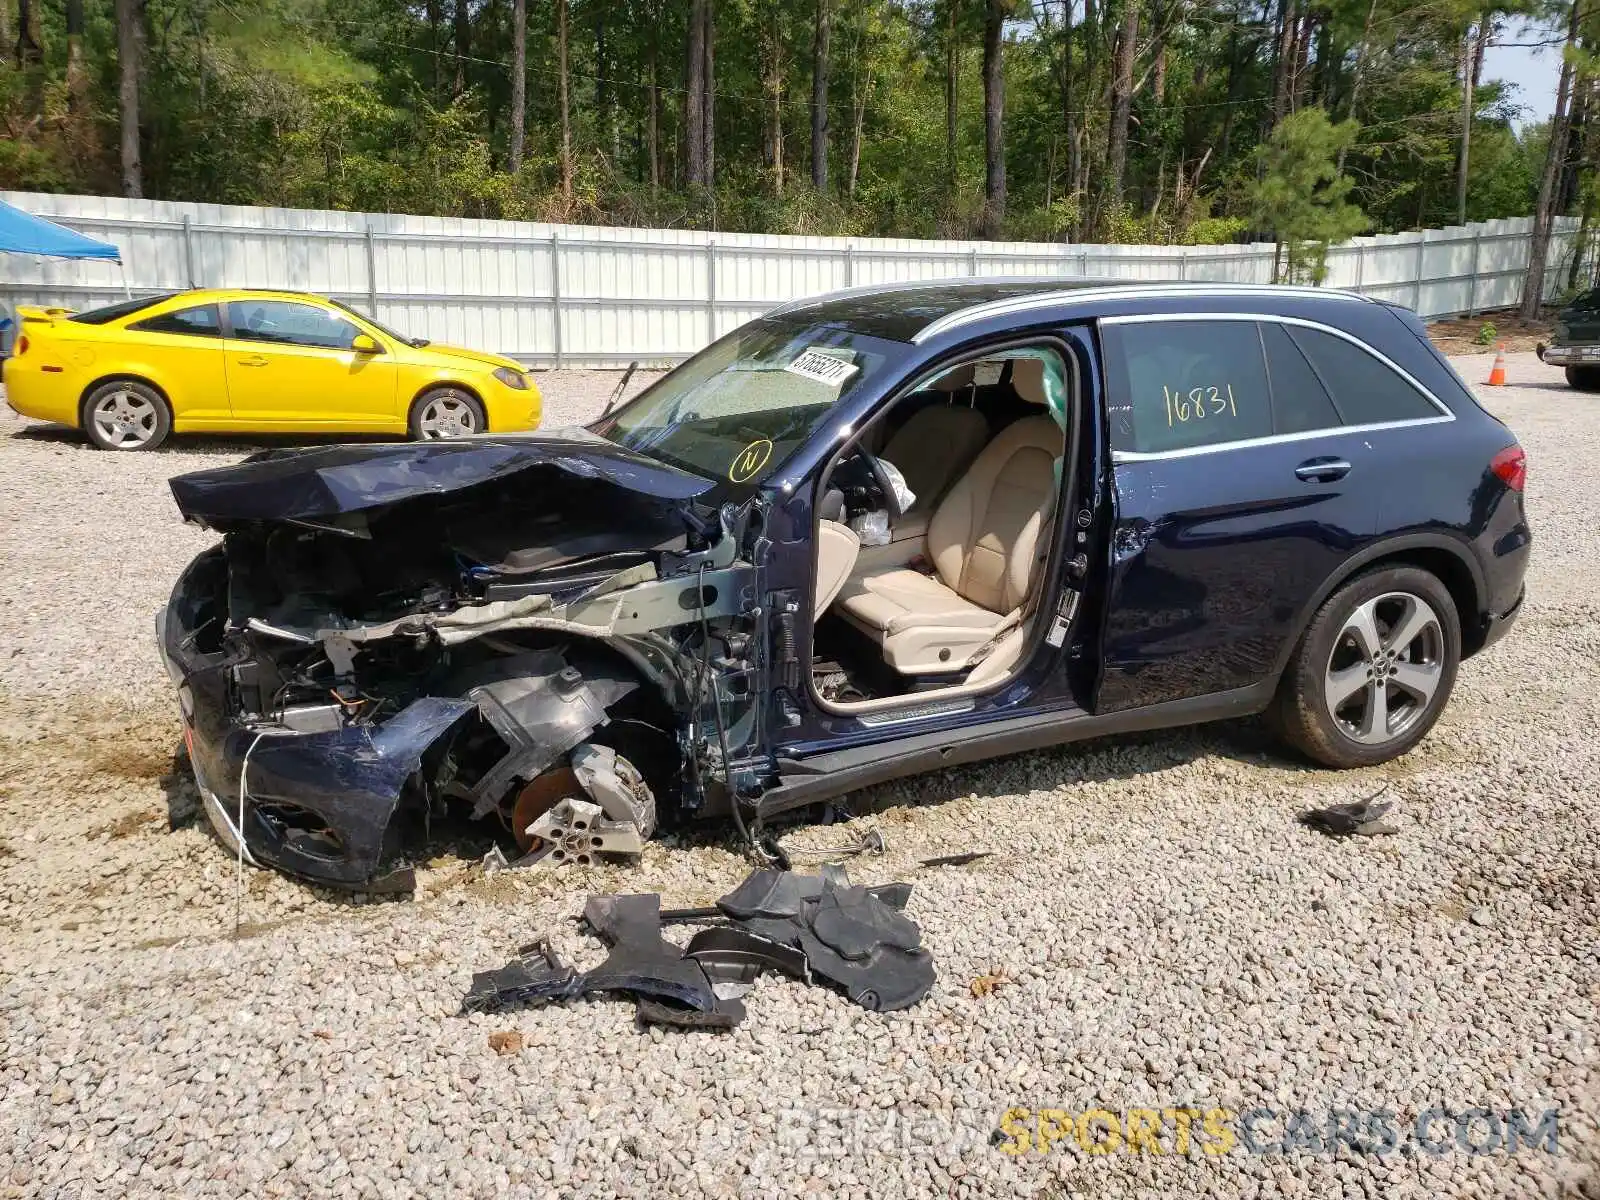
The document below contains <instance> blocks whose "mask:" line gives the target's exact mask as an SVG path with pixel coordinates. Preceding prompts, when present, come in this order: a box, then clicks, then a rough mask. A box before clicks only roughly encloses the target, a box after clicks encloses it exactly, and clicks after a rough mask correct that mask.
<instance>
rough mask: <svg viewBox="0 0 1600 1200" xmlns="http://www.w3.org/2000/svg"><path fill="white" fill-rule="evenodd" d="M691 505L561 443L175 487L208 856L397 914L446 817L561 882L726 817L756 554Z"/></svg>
mask: <svg viewBox="0 0 1600 1200" xmlns="http://www.w3.org/2000/svg"><path fill="white" fill-rule="evenodd" d="M710 487H711V485H710V484H709V483H708V482H707V481H705V480H703V479H700V478H699V477H697V476H693V475H689V474H686V473H683V472H679V471H676V470H674V469H672V468H667V467H663V466H662V465H661V464H659V463H654V462H651V461H650V460H644V459H639V458H637V456H633V455H630V454H629V453H628V452H626V451H622V450H620V449H618V448H616V447H614V446H612V445H610V444H609V443H605V442H603V441H600V440H599V439H594V438H592V437H591V436H589V435H585V434H583V433H582V432H581V431H579V432H577V433H574V434H569V435H555V436H544V437H526V438H499V439H495V438H486V439H472V440H471V441H470V442H463V443H443V444H429V445H425V446H361V447H327V448H323V449H315V450H307V451H295V452H269V453H268V454H265V455H260V456H257V457H256V458H254V459H251V460H249V461H247V462H245V463H243V464H241V465H240V466H238V467H231V468H223V469H220V470H215V471H206V472H199V473H196V474H194V475H188V476H181V477H179V478H178V479H175V480H174V481H173V491H174V495H175V497H176V498H177V500H178V504H179V507H180V509H181V510H182V511H183V512H184V515H185V516H186V517H187V518H188V519H189V520H191V521H194V522H196V523H198V524H202V525H204V526H206V527H209V528H212V529H216V530H218V531H220V532H221V533H222V534H223V542H222V545H220V546H217V547H215V548H213V549H211V550H208V551H206V552H204V553H202V554H201V555H200V556H198V557H197V558H196V559H195V560H194V561H193V562H192V563H191V564H190V565H189V567H188V568H187V569H186V570H185V572H184V573H183V575H182V577H181V578H180V579H179V580H178V583H177V585H176V587H175V588H174V590H173V593H172V597H171V600H170V602H169V603H168V605H167V607H166V608H165V609H164V610H163V611H162V612H161V614H160V615H159V617H158V621H157V625H158V628H157V635H158V640H159V642H160V645H161V651H162V655H163V658H164V660H165V662H166V664H167V669H168V673H169V674H170V675H171V677H172V679H173V681H174V683H175V684H176V685H177V688H178V697H179V704H180V708H181V710H182V715H183V722H184V731H185V741H186V743H187V745H188V749H189V755H190V761H191V763H192V764H193V769H194V774H195V778H196V780H197V782H198V784H199V787H200V790H201V795H202V797H203V800H204V805H205V811H206V815H207V817H208V819H209V821H210V823H211V825H212V826H213V828H214V829H215V831H216V833H217V835H218V836H219V838H220V839H221V840H222V841H223V842H224V843H225V844H226V845H227V846H228V847H229V849H230V850H231V851H233V852H235V853H239V852H240V851H241V840H242V852H243V854H244V855H245V856H246V857H247V858H248V860H249V861H251V862H254V863H257V864H260V865H264V866H270V867H275V868H277V869H279V870H282V871H285V872H287V873H289V874H292V875H295V876H297V877H300V878H303V879H306V880H310V881H314V882H317V883H322V884H327V885H331V886H336V887H343V888H349V889H355V890H361V891H369V892H380V891H409V890H410V889H411V887H412V886H413V884H414V875H413V868H412V866H411V862H412V858H413V856H414V855H415V854H416V852H417V851H418V850H420V848H421V847H422V845H423V844H424V843H425V841H426V839H427V835H428V833H429V831H430V829H431V828H432V827H433V826H434V825H435V824H436V823H437V822H439V821H440V820H441V819H444V818H447V817H452V816H463V817H471V818H477V819H480V820H484V821H487V822H489V823H490V825H491V827H492V828H493V829H494V830H495V832H496V833H497V834H502V835H504V837H503V839H502V840H504V841H505V842H506V845H507V848H508V849H509V850H511V851H512V854H513V855H517V854H522V855H529V856H533V857H537V856H539V855H541V854H554V855H555V856H556V857H557V858H560V857H562V856H563V855H570V856H572V857H575V858H578V859H580V860H582V859H584V858H586V857H587V856H588V853H589V852H590V850H591V849H592V850H593V852H595V853H604V852H607V851H610V850H614V849H615V848H617V847H619V846H622V847H627V846H635V845H637V842H638V841H640V840H642V839H644V838H648V837H649V836H650V835H651V833H653V832H654V830H655V829H656V827H657V826H658V825H659V824H661V823H664V822H670V821H672V820H674V819H676V818H677V817H678V816H679V815H681V814H684V813H689V814H693V813H696V812H702V813H706V812H714V811H717V810H718V809H721V808H725V807H726V805H727V803H728V796H727V789H726V788H725V787H724V786H722V783H721V781H722V780H725V779H726V778H727V777H728V775H729V771H728V769H727V767H726V765H725V763H726V762H727V761H732V760H737V759H739V758H741V757H742V756H743V755H744V754H745V753H746V751H747V750H749V749H750V748H752V747H756V746H759V745H760V730H759V721H760V706H759V703H758V701H759V697H760V691H761V689H760V687H759V683H758V680H759V677H760V674H761V671H762V665H761V663H760V662H759V661H757V656H758V655H759V648H760V646H761V644H762V638H761V637H760V636H759V630H758V628H757V623H758V621H759V619H760V609H759V606H758V605H757V603H756V596H757V595H758V594H759V588H758V583H757V573H758V566H757V565H756V558H757V556H756V555H753V554H752V553H751V550H752V547H754V546H756V545H758V544H759V541H760V534H759V530H758V529H757V528H755V526H756V525H758V524H759V522H758V520H756V519H755V516H754V506H751V505H747V506H745V507H744V508H742V509H734V508H732V507H723V508H716V507H713V506H712V505H711V504H710V503H708V502H707V501H706V500H703V499H701V497H702V496H703V494H704V493H705V492H707V491H708V490H709V489H710ZM724 743H726V744H727V745H728V746H729V747H730V751H729V757H728V758H726V759H725V757H724V752H723V750H722V746H723V744H724ZM562 813H580V814H592V816H591V817H587V818H584V819H580V820H577V821H572V820H568V821H566V822H565V825H563V823H562V820H561V814H562ZM536 829H538V830H541V831H543V832H544V835H545V836H544V838H542V839H541V838H540V837H539V835H538V834H537V833H536V832H535V830H536ZM552 830H555V831H556V832H557V833H559V834H561V837H560V838H559V839H556V840H554V841H553V840H552V833H551V831H552ZM575 830H576V831H577V832H575ZM579 833H581V834H582V836H581V837H580V836H578V834H579Z"/></svg>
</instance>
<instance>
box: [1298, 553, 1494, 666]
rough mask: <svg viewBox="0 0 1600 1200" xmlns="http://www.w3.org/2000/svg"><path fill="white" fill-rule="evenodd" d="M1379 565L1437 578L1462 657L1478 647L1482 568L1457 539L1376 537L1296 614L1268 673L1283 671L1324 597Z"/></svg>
mask: <svg viewBox="0 0 1600 1200" xmlns="http://www.w3.org/2000/svg"><path fill="white" fill-rule="evenodd" d="M1379 567H1417V568H1419V569H1420V570H1423V571H1427V572H1428V573H1429V574H1430V575H1433V576H1434V577H1435V578H1437V579H1438V580H1439V582H1440V583H1442V584H1443V585H1444V587H1445V590H1446V591H1447V592H1449V593H1450V599H1451V600H1452V601H1454V603H1455V608H1456V616H1457V617H1458V618H1459V620H1460V625H1461V657H1462V658H1466V657H1467V656H1468V655H1471V654H1473V653H1475V652H1476V651H1478V650H1479V649H1480V648H1481V647H1482V643H1483V630H1482V625H1483V622H1482V619H1481V618H1482V616H1483V606H1484V600H1483V597H1484V595H1485V594H1486V592H1487V588H1486V586H1485V584H1484V580H1483V572H1482V570H1481V569H1480V568H1479V567H1478V565H1477V564H1476V563H1475V562H1474V561H1473V560H1472V555H1471V552H1470V551H1468V550H1467V549H1466V548H1465V547H1463V546H1462V545H1461V543H1459V542H1457V541H1455V540H1453V539H1451V538H1449V537H1446V536H1444V535H1443V534H1412V535H1410V536H1407V537H1400V538H1394V539H1392V540H1389V541H1385V542H1380V543H1379V544H1378V545H1376V546H1369V547H1368V548H1367V549H1365V550H1363V551H1361V552H1360V553H1358V554H1355V555H1353V556H1352V557H1350V558H1348V559H1346V560H1345V562H1344V563H1342V564H1341V565H1340V567H1339V570H1338V571H1336V572H1334V573H1333V574H1332V575H1331V576H1329V578H1328V580H1327V582H1326V583H1324V584H1323V585H1322V587H1321V588H1320V589H1319V590H1318V591H1317V593H1316V594H1315V595H1314V596H1312V598H1311V600H1310V601H1309V603H1307V604H1306V605H1305V607H1304V608H1302V609H1301V610H1300V612H1299V613H1298V614H1296V617H1295V624H1294V636H1293V637H1292V638H1290V639H1288V640H1287V641H1286V642H1285V644H1284V646H1283V648H1282V649H1281V650H1280V651H1279V652H1278V661H1277V663H1276V665H1275V667H1274V670H1273V678H1274V679H1277V678H1279V677H1281V676H1282V674H1283V671H1284V669H1285V668H1286V667H1287V666H1288V665H1289V659H1290V658H1291V657H1293V655H1294V652H1295V649H1296V648H1297V647H1298V646H1299V645H1300V639H1301V638H1303V637H1304V636H1305V632H1306V628H1307V627H1308V626H1309V625H1310V624H1311V621H1312V618H1314V617H1315V616H1316V614H1317V612H1318V610H1319V609H1321V608H1322V606H1323V604H1324V603H1326V602H1327V599H1328V597H1329V596H1331V595H1333V594H1334V593H1335V592H1336V591H1338V590H1339V589H1340V588H1342V587H1344V585H1345V584H1347V583H1349V582H1350V581H1351V580H1352V579H1354V578H1355V577H1356V576H1358V575H1362V574H1365V573H1366V572H1368V571H1371V570H1373V569H1374V568H1379Z"/></svg>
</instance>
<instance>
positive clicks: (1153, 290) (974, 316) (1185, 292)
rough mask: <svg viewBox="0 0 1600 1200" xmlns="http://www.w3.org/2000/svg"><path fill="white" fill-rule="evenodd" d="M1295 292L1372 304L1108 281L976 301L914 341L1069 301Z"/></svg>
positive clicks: (1257, 289)
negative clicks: (1087, 285)
mask: <svg viewBox="0 0 1600 1200" xmlns="http://www.w3.org/2000/svg"><path fill="white" fill-rule="evenodd" d="M1285 294H1293V295H1299V296H1307V297H1312V296H1315V297H1317V298H1319V299H1326V300H1351V301H1356V302H1359V303H1367V304H1370V303H1372V301H1370V300H1368V298H1367V297H1365V296H1362V295H1360V294H1358V293H1356V292H1348V291H1343V290H1340V289H1338V288H1319V287H1307V286H1305V285H1302V284H1286V283H1282V284H1279V283H1275V284H1265V283H1169V282H1165V281H1163V282H1156V281H1151V282H1149V283H1122V284H1108V285H1106V286H1105V287H1077V288H1064V289H1062V290H1061V291H1056V292H1031V293H1029V294H1028V295H1025V296H1013V297H1011V298H1010V299H1008V300H991V301H988V302H987V303H984V304H975V305H973V306H972V307H971V308H963V309H958V310H956V311H955V312H952V313H946V314H945V315H944V316H942V317H940V318H938V319H937V320H935V321H932V322H930V323H929V324H927V325H925V326H923V327H922V329H921V330H920V331H919V332H918V333H917V334H916V336H914V337H913V338H912V339H911V340H912V341H913V342H914V343H917V344H921V343H922V342H926V341H929V340H931V339H932V338H935V337H938V336H939V335H940V334H941V333H948V332H949V331H950V330H952V329H956V328H959V327H960V326H962V325H969V324H971V323H972V322H974V321H984V320H988V319H989V318H990V317H1001V316H1007V315H1010V314H1012V313H1020V312H1027V311H1028V310H1030V309H1034V308H1048V307H1050V306H1052V305H1056V304H1061V303H1064V302H1066V301H1069V300H1091V301H1092V300H1123V299H1132V298H1134V297H1149V298H1156V299H1163V298H1167V297H1173V296H1282V295H1285Z"/></svg>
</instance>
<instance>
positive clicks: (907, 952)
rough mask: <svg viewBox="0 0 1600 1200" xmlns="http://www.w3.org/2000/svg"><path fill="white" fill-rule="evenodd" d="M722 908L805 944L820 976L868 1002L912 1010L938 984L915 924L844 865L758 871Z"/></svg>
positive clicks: (879, 1008) (778, 937)
mask: <svg viewBox="0 0 1600 1200" xmlns="http://www.w3.org/2000/svg"><path fill="white" fill-rule="evenodd" d="M906 895H907V896H909V895H910V888H909V885H906ZM717 906H718V907H719V908H721V909H722V910H723V912H725V913H727V914H728V915H729V916H730V917H732V918H733V919H734V920H735V921H736V922H737V923H738V924H739V925H741V926H743V927H744V928H746V929H748V930H750V931H751V932H753V933H757V934H760V935H761V936H763V937H766V938H770V939H771V940H772V941H775V942H779V943H781V944H783V945H786V946H791V947H794V948H796V949H799V950H800V951H801V952H803V953H804V954H805V957H806V962H807V963H808V964H809V965H810V967H811V972H812V974H813V975H814V976H816V977H817V978H819V979H821V980H822V981H823V982H825V983H831V984H833V985H834V986H836V987H838V988H839V989H840V990H841V991H843V992H844V994H845V995H847V996H849V997H850V999H851V1000H853V1001H855V1003H857V1004H859V1005H861V1007H862V1008H866V1009H870V1010H872V1011H873V1012H890V1011H893V1010H895V1009H901V1008H909V1007H910V1006H911V1005H913V1004H915V1003H916V1002H917V1001H918V1000H921V999H922V998H923V997H924V996H926V995H927V994H928V992H929V991H930V990H931V989H932V987H933V978H934V972H933V958H932V956H930V955H929V954H928V952H927V951H926V950H924V949H922V931H921V930H920V929H918V928H917V925H916V922H914V921H912V920H911V919H910V918H909V917H907V916H906V915H905V914H904V913H902V912H900V911H898V910H897V909H896V908H895V907H892V906H890V905H889V904H887V903H885V902H884V901H883V900H881V899H880V898H879V897H877V896H876V895H873V894H872V893H871V892H870V891H869V890H868V889H867V888H864V887H857V886H854V885H852V884H851V883H850V880H849V878H848V877H847V876H846V875H845V872H844V869H843V868H842V867H832V866H830V867H824V868H823V870H822V874H821V875H820V876H816V875H797V874H795V873H794V872H792V871H755V872H753V873H752V874H751V875H750V877H749V878H748V879H746V880H745V881H744V882H743V883H742V884H740V885H739V886H738V887H737V888H735V889H734V890H733V891H732V892H730V893H729V894H728V895H726V896H724V897H723V898H722V899H721V900H719V901H717Z"/></svg>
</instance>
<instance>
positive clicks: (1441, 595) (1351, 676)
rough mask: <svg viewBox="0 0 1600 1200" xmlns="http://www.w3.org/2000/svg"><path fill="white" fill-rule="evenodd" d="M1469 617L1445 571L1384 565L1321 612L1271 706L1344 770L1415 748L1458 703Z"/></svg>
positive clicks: (1301, 746) (1286, 729)
mask: <svg viewBox="0 0 1600 1200" xmlns="http://www.w3.org/2000/svg"><path fill="white" fill-rule="evenodd" d="M1460 662H1461V621H1460V617H1459V616H1458V615H1457V613H1456V606H1455V601H1454V600H1452V599H1451V598H1450V593H1449V591H1447V590H1446V588H1445V586H1444V584H1442V583H1440V582H1439V580H1438V578H1437V577H1436V576H1434V575H1431V574H1429V573H1428V572H1427V571H1424V570H1421V569H1420V568H1417V567H1380V568H1378V569H1376V570H1373V571H1369V572H1367V573H1366V574H1365V575H1359V576H1357V577H1356V578H1355V579H1352V580H1351V581H1350V582H1349V583H1347V584H1345V585H1344V586H1343V587H1341V588H1340V589H1339V590H1338V591H1336V592H1335V593H1334V594H1333V595H1332V596H1330V597H1328V599H1327V601H1326V602H1325V603H1324V604H1323V605H1322V607H1321V608H1320V609H1318V610H1317V614H1316V616H1314V617H1313V618H1312V619H1311V624H1310V625H1309V626H1307V627H1306V631H1305V634H1304V635H1303V636H1302V637H1301V639H1300V644H1299V645H1298V646H1297V647H1296V648H1295V652H1294V656H1293V657H1292V658H1291V659H1290V660H1289V666H1288V669H1287V670H1285V671H1284V674H1283V680H1282V682H1281V683H1280V684H1279V686H1278V695H1277V698H1276V699H1275V700H1274V702H1273V707H1272V710H1271V712H1270V716H1271V721H1272V724H1273V725H1274V727H1275V728H1276V729H1277V731H1278V733H1279V735H1280V736H1281V737H1282V738H1283V739H1284V741H1286V742H1287V743H1288V744H1289V745H1290V746H1292V747H1294V748H1295V749H1296V750H1299V751H1300V752H1301V753H1302V754H1304V755H1305V756H1306V757H1307V758H1310V759H1312V760H1313V761H1315V762H1318V763H1321V764H1322V765H1323V766H1326V767H1336V768H1340V769H1344V768H1351V767H1370V766H1375V765H1376V764H1378V763H1383V762H1388V761H1389V760H1390V759H1393V758H1398V757H1400V755H1402V754H1404V753H1406V752H1407V751H1408V750H1410V749H1411V748H1412V747H1413V746H1415V745H1416V744H1417V743H1418V742H1420V741H1421V740H1422V739H1423V738H1424V737H1426V736H1427V734H1428V731H1429V730H1430V729H1432V728H1433V725H1434V722H1435V721H1437V720H1438V719H1439V714H1440V713H1441V712H1443V711H1444V706H1445V704H1446V703H1448V702H1449V699H1450V692H1451V690H1452V689H1453V688H1454V687H1455V682H1456V670H1457V668H1458V667H1459V666H1460Z"/></svg>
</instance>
